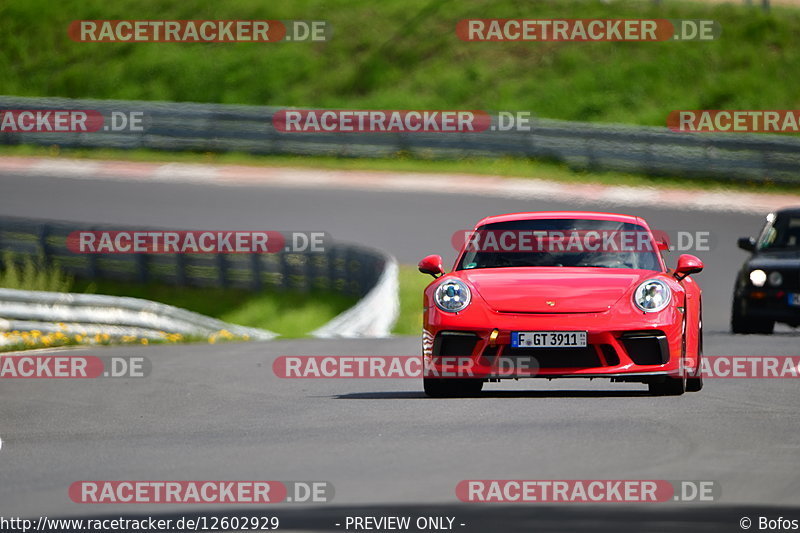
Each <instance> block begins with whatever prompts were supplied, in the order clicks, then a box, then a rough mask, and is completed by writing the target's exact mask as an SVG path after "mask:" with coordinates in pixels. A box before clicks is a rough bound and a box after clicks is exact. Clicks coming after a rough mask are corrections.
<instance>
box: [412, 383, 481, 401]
mask: <svg viewBox="0 0 800 533" xmlns="http://www.w3.org/2000/svg"><path fill="white" fill-rule="evenodd" d="M422 386H423V388H424V390H425V394H426V395H427V396H429V397H431V398H460V397H465V396H475V395H477V394H479V393H480V392H481V390H482V389H483V380H482V379H455V378H450V379H442V378H422Z"/></svg>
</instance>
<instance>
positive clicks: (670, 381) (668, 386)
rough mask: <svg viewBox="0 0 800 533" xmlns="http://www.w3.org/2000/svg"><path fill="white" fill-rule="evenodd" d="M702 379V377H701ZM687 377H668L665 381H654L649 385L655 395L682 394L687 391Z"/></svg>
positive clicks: (651, 392)
mask: <svg viewBox="0 0 800 533" xmlns="http://www.w3.org/2000/svg"><path fill="white" fill-rule="evenodd" d="M701 379H702V378H701ZM687 381H688V380H687V379H686V377H685V376H684V377H683V378H671V377H667V378H665V379H664V381H653V382H650V383H649V384H648V385H647V388H648V390H649V391H650V394H652V395H653V396H681V395H682V394H683V393H684V392H686V383H687Z"/></svg>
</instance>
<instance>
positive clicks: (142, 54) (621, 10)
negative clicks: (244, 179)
mask: <svg viewBox="0 0 800 533" xmlns="http://www.w3.org/2000/svg"><path fill="white" fill-rule="evenodd" d="M742 4H743V3H742V2H738V1H737V2H732V3H730V4H706V3H698V2H681V1H676V0H670V1H669V2H661V3H660V5H656V3H655V2H651V1H641V0H621V1H614V2H600V1H596V0H539V1H537V2H519V1H517V0H497V1H494V2H462V1H456V0H447V1H441V2H431V1H430V0H384V1H382V2H380V3H378V4H376V3H375V2H372V1H368V0H338V1H334V0H331V1H327V2H318V1H317V0H295V1H293V2H260V1H252V0H231V1H228V2H209V1H207V0H185V1H183V2H178V3H171V4H170V3H166V2H162V1H158V0H144V1H143V0H119V1H116V2H107V1H105V0H64V1H61V2H51V1H49V0H6V1H4V2H3V3H2V4H0V20H2V21H3V31H2V32H0V50H3V53H2V54H0V72H3V76H0V94H14V95H21V96H64V97H72V98H82V97H88V98H104V99H105V98H122V99H142V100H172V101H193V102H216V103H232V104H257V105H277V106H314V107H340V108H378V109H380V108H389V109H398V108H399V109H420V108H422V109H425V108H427V109H437V108H438V109H442V108H444V109H455V108H462V109H485V110H488V111H499V110H507V111H517V110H526V111H532V112H534V113H535V114H537V115H539V116H543V117H549V118H560V119H567V120H586V121H596V122H625V123H633V124H646V125H658V126H661V125H664V123H665V117H666V114H667V113H668V112H669V111H670V110H673V109H718V108H730V109H759V108H763V109H796V108H798V106H799V105H800V93H798V92H797V90H796V85H797V84H796V82H795V76H794V73H795V72H798V71H799V70H800V11H799V10H797V9H792V8H781V7H774V8H773V9H772V11H771V12H770V13H768V14H766V13H764V12H762V11H761V10H760V9H759V8H758V7H757V6H753V7H750V8H748V7H747V6H744V5H742ZM756 4H757V3H756ZM595 17H597V18H611V19H620V18H689V19H714V20H716V21H718V22H719V23H720V24H721V26H722V37H721V38H720V39H719V40H717V41H713V42H656V43H647V42H642V43H635V42H599V43H570V42H560V43H559V42H549V43H548V42H538V43H537V42H503V43H497V42H494V43H492V42H487V43H478V42H463V41H461V40H459V39H458V37H456V35H455V31H454V30H455V25H456V22H457V21H458V20H460V19H464V18H595ZM134 18H138V19H317V20H320V19H323V20H328V21H329V22H330V24H331V25H332V27H333V38H332V39H331V40H330V41H328V42H323V43H310V42H296V43H236V44H231V43H214V44H201V43H196V44H192V43H77V42H73V41H71V40H70V39H69V38H68V36H67V27H68V25H69V23H70V22H71V21H73V20H77V19H134Z"/></svg>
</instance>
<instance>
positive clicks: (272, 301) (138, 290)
mask: <svg viewBox="0 0 800 533" xmlns="http://www.w3.org/2000/svg"><path fill="white" fill-rule="evenodd" d="M76 289H77V290H78V292H93V293H97V294H110V295H112V296H132V297H134V298H144V299H147V300H154V301H157V302H162V303H165V304H169V305H174V306H176V307H181V308H183V309H188V310H190V311H195V312H197V313H201V314H203V315H207V316H210V317H214V318H218V319H220V320H224V321H225V322H230V323H232V324H239V325H241V326H250V327H254V328H264V329H268V330H270V331H274V332H275V333H279V334H280V335H282V336H284V337H292V338H294V337H303V336H305V335H307V334H308V333H309V332H311V331H313V330H314V329H316V328H318V327H320V326H322V325H323V324H325V323H326V322H328V321H329V320H331V319H332V318H333V317H335V316H336V315H338V314H339V313H341V312H343V311H346V310H347V309H349V308H350V307H352V306H353V305H355V303H356V302H357V301H358V299H357V298H352V297H349V296H344V295H341V294H338V293H333V292H327V291H325V292H323V291H317V292H310V293H299V292H294V291H292V292H253V291H249V290H245V289H221V288H197V287H174V286H169V285H153V284H148V285H135V284H127V283H120V282H116V281H106V280H96V281H92V282H87V281H78V282H76Z"/></svg>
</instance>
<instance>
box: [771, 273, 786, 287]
mask: <svg viewBox="0 0 800 533" xmlns="http://www.w3.org/2000/svg"><path fill="white" fill-rule="evenodd" d="M781 283H783V276H781V273H780V272H770V273H769V284H770V285H772V286H773V287H780V286H781Z"/></svg>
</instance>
